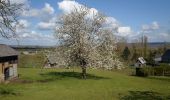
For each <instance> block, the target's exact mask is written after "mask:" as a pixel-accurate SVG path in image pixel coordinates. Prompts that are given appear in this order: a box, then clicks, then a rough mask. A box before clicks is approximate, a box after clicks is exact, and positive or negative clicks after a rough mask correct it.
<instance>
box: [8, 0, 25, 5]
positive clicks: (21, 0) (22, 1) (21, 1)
mask: <svg viewBox="0 0 170 100" xmlns="http://www.w3.org/2000/svg"><path fill="white" fill-rule="evenodd" d="M10 3H12V4H15V3H16V4H25V3H28V0H10Z"/></svg>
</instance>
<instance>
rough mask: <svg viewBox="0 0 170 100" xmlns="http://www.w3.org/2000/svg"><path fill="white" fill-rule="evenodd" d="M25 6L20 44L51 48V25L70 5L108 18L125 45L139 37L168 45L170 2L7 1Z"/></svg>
mask: <svg viewBox="0 0 170 100" xmlns="http://www.w3.org/2000/svg"><path fill="white" fill-rule="evenodd" d="M11 2H12V3H25V6H26V7H27V8H28V9H29V11H28V10H25V11H23V12H22V14H21V17H20V18H19V22H20V25H18V31H17V34H18V37H19V43H20V45H55V44H56V43H57V40H56V39H55V38H54V36H53V34H54V31H53V30H54V29H53V28H54V27H55V25H54V22H55V20H56V17H57V16H58V15H59V14H61V13H68V12H69V11H71V9H72V6H79V5H86V6H88V7H89V9H91V10H93V11H94V10H95V11H97V12H102V13H104V14H105V15H106V16H108V20H107V21H108V23H109V24H110V25H111V27H117V29H118V30H117V33H115V35H119V36H123V37H125V38H127V40H128V41H129V42H131V41H133V40H135V39H138V38H139V37H140V36H142V35H146V36H148V39H149V42H164V41H167V42H170V27H169V26H170V10H169V9H170V6H169V4H170V0H107V1H104V0H76V1H71V0H65V1H63V0H29V1H27V0H11ZM0 43H7V44H17V42H16V41H15V40H14V39H10V40H7V39H3V38H0Z"/></svg>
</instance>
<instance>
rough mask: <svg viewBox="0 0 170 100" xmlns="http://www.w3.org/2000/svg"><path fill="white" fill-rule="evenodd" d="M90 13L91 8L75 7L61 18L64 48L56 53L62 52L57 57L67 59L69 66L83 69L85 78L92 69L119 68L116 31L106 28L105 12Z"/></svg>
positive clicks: (58, 33)
mask: <svg viewBox="0 0 170 100" xmlns="http://www.w3.org/2000/svg"><path fill="white" fill-rule="evenodd" d="M89 13H90V9H89V8H87V7H84V6H81V7H78V8H76V7H75V9H74V10H73V11H71V12H70V13H68V14H63V15H61V16H60V17H59V19H58V20H57V29H56V38H57V39H58V40H59V41H60V47H61V49H60V50H58V51H56V52H61V53H58V54H57V56H59V57H61V58H63V61H64V62H65V65H66V66H69V65H71V64H74V65H76V66H80V67H81V68H82V78H84V79H86V68H87V67H88V66H89V67H96V68H97V67H103V68H106V69H113V68H115V67H117V66H119V61H118V59H116V54H115V52H114V51H115V49H116V45H115V38H114V35H113V30H110V29H108V28H105V21H106V20H105V19H106V17H105V16H103V14H101V13H93V14H92V15H89Z"/></svg>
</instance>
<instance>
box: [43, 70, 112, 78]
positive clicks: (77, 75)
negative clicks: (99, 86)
mask: <svg viewBox="0 0 170 100" xmlns="http://www.w3.org/2000/svg"><path fill="white" fill-rule="evenodd" d="M40 75H42V76H43V77H52V78H56V79H64V78H76V79H82V77H81V73H79V72H49V73H45V74H40ZM86 77H87V78H86V79H94V80H99V79H109V78H107V77H101V76H96V75H93V74H87V76H86Z"/></svg>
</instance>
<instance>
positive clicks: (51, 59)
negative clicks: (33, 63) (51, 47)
mask: <svg viewBox="0 0 170 100" xmlns="http://www.w3.org/2000/svg"><path fill="white" fill-rule="evenodd" d="M59 55H60V54H59V53H57V52H50V53H48V54H47V55H46V61H45V64H44V68H59V67H64V59H63V58H62V57H61V56H59Z"/></svg>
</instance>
